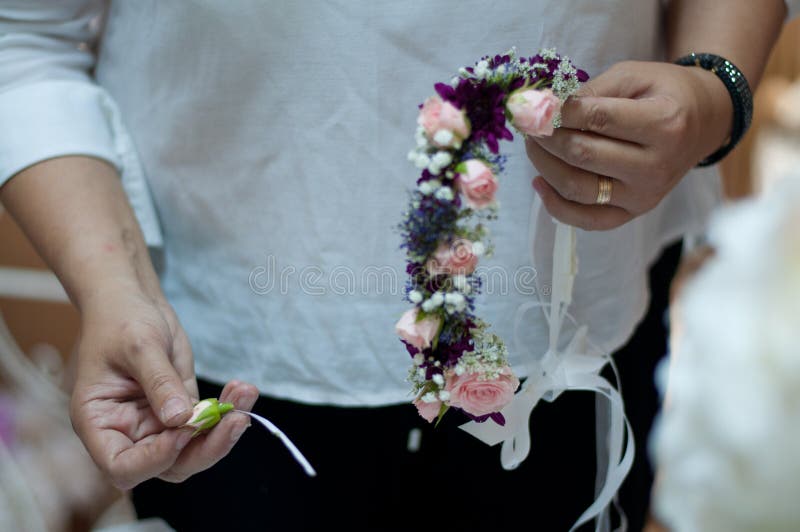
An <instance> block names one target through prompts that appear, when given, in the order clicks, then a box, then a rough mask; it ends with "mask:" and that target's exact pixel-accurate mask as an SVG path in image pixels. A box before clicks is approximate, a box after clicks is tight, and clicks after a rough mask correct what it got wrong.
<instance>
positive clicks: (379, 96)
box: [0, 0, 719, 405]
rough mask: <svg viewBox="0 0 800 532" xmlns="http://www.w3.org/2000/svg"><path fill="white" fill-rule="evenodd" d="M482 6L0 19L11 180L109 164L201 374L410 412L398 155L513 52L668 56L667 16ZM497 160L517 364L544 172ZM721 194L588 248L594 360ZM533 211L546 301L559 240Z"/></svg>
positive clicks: (3, 133)
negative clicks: (477, 76)
mask: <svg viewBox="0 0 800 532" xmlns="http://www.w3.org/2000/svg"><path fill="white" fill-rule="evenodd" d="M487 6H488V4H487V3H486V2H484V1H482V0H438V1H436V2H393V1H392V2H390V1H388V0H369V1H366V0H364V1H350V2H328V1H322V0H305V1H303V2H295V1H289V0H286V1H283V2H277V1H276V2H260V1H255V0H253V1H244V0H242V1H238V2H216V1H212V0H196V1H193V2H159V1H156V0H140V1H137V2H133V1H122V0H119V1H114V2H108V3H106V2H103V1H100V0H58V1H55V0H54V1H43V0H24V1H22V0H19V1H16V2H14V1H2V2H0V183H2V182H3V181H5V180H6V179H9V178H10V177H11V176H13V175H14V174H16V173H17V172H18V171H20V170H21V169H23V168H25V167H27V166H30V165H32V164H34V163H36V162H38V161H41V160H43V159H47V158H50V157H56V156H60V155H67V154H85V155H92V156H95V157H99V158H102V159H105V160H108V161H110V162H112V163H113V164H115V165H116V166H117V168H119V170H120V172H121V175H122V179H123V184H124V185H125V187H126V190H127V191H128V193H129V196H130V199H131V203H132V204H133V206H134V208H135V210H136V213H137V216H138V217H139V220H140V223H141V225H142V227H143V230H144V233H145V236H146V238H147V240H148V243H149V244H150V245H152V246H154V247H155V248H159V247H160V248H163V268H162V271H161V276H162V284H163V287H164V291H165V293H166V295H167V297H168V298H169V300H170V301H171V303H172V304H173V305H174V307H175V309H176V311H177V313H178V315H179V317H180V319H181V321H182V323H183V325H184V327H185V328H186V331H187V333H188V335H189V338H190V339H191V342H192V346H193V350H194V355H195V360H196V366H197V374H198V375H200V376H202V377H205V378H208V379H212V380H215V381H225V380H228V379H232V378H237V379H242V380H246V381H249V382H252V383H254V384H256V385H257V386H258V387H259V389H260V390H261V391H262V392H263V393H265V394H268V395H271V396H276V397H282V398H288V399H294V400H298V401H303V402H310V403H332V404H338V405H378V404H388V403H396V402H401V401H407V400H409V399H410V398H409V396H408V391H409V385H408V384H407V383H406V382H405V381H404V379H405V376H406V372H407V368H408V366H409V364H410V360H409V358H408V356H407V355H406V354H405V352H404V349H403V347H402V345H401V344H400V342H399V340H398V339H397V338H396V336H395V335H394V334H393V325H394V323H395V321H396V320H397V318H398V317H399V315H400V314H401V313H402V312H403V311H404V310H405V309H406V308H407V307H408V304H407V303H404V302H403V301H402V293H403V287H404V284H405V280H406V276H405V271H404V268H405V263H404V255H403V253H402V251H401V250H400V249H399V247H398V246H399V244H400V237H399V234H398V232H397V231H396V230H395V226H396V225H397V223H398V222H399V221H400V219H401V215H402V212H403V210H404V208H405V204H406V201H407V194H406V191H407V190H408V189H409V188H410V187H412V186H413V184H414V181H415V179H416V177H417V170H416V169H415V168H414V167H413V166H412V165H410V164H409V163H408V162H407V161H406V158H405V155H406V153H407V151H408V149H409V148H410V147H412V145H413V142H414V140H413V133H414V129H415V119H416V114H417V104H418V103H419V102H421V101H423V100H424V99H425V98H426V97H427V96H429V95H431V94H432V93H433V84H434V83H435V82H437V81H443V80H447V79H449V78H450V77H451V76H452V75H453V74H454V73H455V72H456V71H457V69H458V68H459V67H460V66H464V65H468V64H471V63H472V62H474V61H475V60H477V59H478V58H480V57H481V56H483V55H485V54H488V53H492V54H493V53H497V52H501V51H505V50H507V49H508V48H510V47H511V46H516V47H517V48H518V49H519V51H520V53H522V54H526V55H532V54H533V53H535V52H536V51H537V50H538V49H539V48H540V47H543V46H547V47H550V46H556V47H558V48H559V50H561V51H562V53H566V54H568V55H570V56H571V57H572V58H573V59H574V61H575V63H576V64H577V65H579V66H580V67H582V68H584V69H585V70H587V71H588V72H589V73H590V74H594V75H596V74H599V73H601V72H603V71H604V70H605V69H607V68H608V67H609V66H611V65H612V64H614V63H615V62H618V61H621V60H626V59H641V60H647V59H660V58H661V57H662V51H661V49H662V41H663V35H662V27H663V24H662V20H661V2H660V0H606V1H602V2H600V1H597V0H557V1H556V0H552V1H547V0H540V1H533V0H531V1H526V2H500V1H498V2H493V3H492V7H491V8H488V7H487ZM100 15H104V16H105V23H104V24H99V23H98V22H97V21H98V16H100ZM96 42H97V43H98V44H99V46H98V47H97V51H96V53H93V49H94V44H95V43H96ZM503 150H504V152H505V153H506V154H508V155H509V157H510V161H509V164H508V165H507V172H506V173H505V174H504V175H503V176H502V184H501V191H500V193H499V198H500V202H501V204H502V209H501V218H500V220H499V221H498V222H497V223H496V224H495V225H494V226H493V227H492V229H493V241H494V244H495V246H496V249H497V252H496V255H495V256H494V257H493V258H492V259H491V260H490V261H487V262H486V263H485V264H484V265H485V266H487V267H491V268H493V270H492V271H493V272H494V273H490V275H489V276H488V278H487V281H489V283H490V284H491V283H492V282H493V283H494V288H493V289H492V292H493V293H492V294H487V295H486V297H483V298H481V300H480V302H479V307H478V314H479V315H480V316H481V317H483V318H484V319H486V320H487V321H489V322H490V323H493V324H494V327H495V330H496V331H497V332H498V333H499V334H500V335H501V336H503V337H504V338H505V339H506V340H507V343H508V344H509V348H510V350H511V355H512V361H515V363H517V364H518V363H519V361H520V360H521V357H522V356H525V355H528V353H524V352H523V351H529V352H530V353H538V354H541V352H542V351H544V349H545V347H546V342H547V338H546V329H545V327H544V324H543V323H542V321H543V320H542V319H541V318H540V317H539V316H536V319H533V318H531V321H530V322H529V327H528V328H526V329H525V331H524V333H525V334H523V335H522V336H523V338H522V340H523V345H524V349H521V348H520V346H518V345H517V344H515V342H513V331H512V322H513V317H514V313H515V311H516V309H517V307H518V306H519V305H520V304H521V303H523V302H526V301H530V299H531V298H532V297H535V296H534V295H532V294H531V293H530V292H531V286H532V285H531V284H530V283H529V282H528V283H525V282H524V281H526V280H529V279H522V277H524V276H526V275H528V274H529V273H530V258H529V257H530V253H529V245H528V241H529V235H528V219H529V215H530V210H531V202H532V201H533V197H534V194H533V192H532V189H531V187H530V178H531V177H532V176H533V175H534V173H533V172H534V171H533V170H532V169H531V167H530V164H529V163H528V161H527V159H526V158H525V155H524V149H523V147H522V143H520V142H516V143H514V144H513V145H510V144H506V145H505V146H504V147H503ZM646 177H647V176H642V178H643V179H645V178H646ZM148 189H149V190H148ZM718 199H719V185H718V177H717V175H716V173H715V172H714V171H713V170H705V171H694V172H692V173H691V174H690V175H688V176H687V177H686V178H685V179H684V180H683V181H682V182H681V184H680V185H678V187H677V188H676V189H675V190H674V191H673V192H672V193H671V194H670V195H669V196H668V197H667V198H666V199H665V200H664V201H662V203H661V204H660V205H659V206H658V207H657V208H655V209H654V210H653V211H652V212H650V213H648V214H647V215H645V216H641V217H639V218H637V219H635V220H634V221H632V222H630V223H628V224H626V225H625V226H623V227H621V228H619V229H617V230H614V231H609V232H603V233H584V232H580V234H579V238H578V254H579V257H580V273H579V275H578V279H577V281H576V286H575V299H574V303H573V306H572V313H573V315H574V316H575V317H576V319H577V320H578V321H579V322H580V323H586V324H588V325H589V327H590V335H591V338H592V339H593V340H594V341H595V342H596V343H598V344H599V345H601V346H602V347H603V348H605V349H608V350H614V349H616V348H618V347H619V346H621V345H622V344H623V343H624V342H625V341H626V339H627V338H628V337H629V335H630V334H631V332H632V330H633V328H634V327H635V325H636V323H637V321H638V320H639V319H640V317H641V316H642V314H643V312H644V310H645V308H646V306H647V300H648V296H647V288H646V281H647V276H646V273H647V267H648V264H649V263H650V262H651V261H652V260H653V259H654V258H655V257H656V256H657V255H658V252H659V250H660V249H661V248H662V246H663V245H664V244H665V243H668V242H670V241H672V240H675V239H677V238H679V237H680V236H681V235H683V234H685V233H686V232H699V231H701V230H702V227H703V225H704V223H705V219H706V216H707V214H708V213H709V212H710V210H711V209H712V208H713V207H714V205H715V204H716V203H717V202H718ZM539 207H540V204H539V203H537V202H535V201H534V206H533V209H534V212H533V216H534V217H535V218H536V219H538V220H539V221H538V223H537V225H536V231H535V232H536V235H535V238H536V240H535V241H536V269H537V271H538V273H539V275H538V279H537V282H538V286H536V289H538V290H539V292H542V291H543V290H544V291H546V288H547V287H546V286H545V285H546V284H547V277H548V276H549V265H548V264H547V263H548V257H549V253H550V250H551V249H552V226H553V224H552V221H551V220H550V219H549V217H548V216H546V215H544V214H543V213H544V211H543V210H540V209H539ZM267 270H270V271H267ZM498 272H499V273H498ZM502 272H505V273H502ZM503 276H505V277H503ZM515 278H516V280H517V284H519V282H520V281H523V283H522V284H523V285H524V286H515V283H514V281H515ZM491 279H495V280H494V281H492V280H491ZM503 279H505V282H506V285H505V294H503V292H504V285H503ZM378 280H380V282H378ZM565 336H569V335H565Z"/></svg>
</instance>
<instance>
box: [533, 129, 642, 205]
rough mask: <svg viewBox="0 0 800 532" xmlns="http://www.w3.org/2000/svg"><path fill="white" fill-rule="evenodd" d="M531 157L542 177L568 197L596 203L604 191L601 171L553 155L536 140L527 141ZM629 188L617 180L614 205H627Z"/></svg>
mask: <svg viewBox="0 0 800 532" xmlns="http://www.w3.org/2000/svg"><path fill="white" fill-rule="evenodd" d="M525 148H526V149H527V151H528V157H529V158H530V160H531V162H532V163H533V164H534V166H535V167H536V169H537V170H539V173H541V174H542V177H543V178H544V179H545V180H546V181H547V182H548V183H549V184H550V186H551V187H553V188H554V189H555V190H556V192H558V195H559V196H561V197H562V198H564V199H565V200H567V201H572V202H575V203H583V204H585V205H594V204H595V203H596V202H597V196H598V194H599V192H600V178H599V176H598V175H597V174H593V173H590V172H587V171H586V170H581V169H580V168H575V167H574V166H570V165H568V164H566V163H565V162H564V161H562V160H561V159H559V158H557V157H555V156H553V155H551V154H550V153H549V152H548V151H547V150H545V149H544V148H542V147H541V146H539V144H537V143H536V142H535V141H533V140H528V141H527V142H526V143H525ZM628 196H629V189H628V187H627V185H625V184H624V183H622V182H621V181H618V180H614V184H613V189H612V194H611V201H610V203H609V204H610V205H616V206H626V205H627V203H626V200H628V199H629V198H628Z"/></svg>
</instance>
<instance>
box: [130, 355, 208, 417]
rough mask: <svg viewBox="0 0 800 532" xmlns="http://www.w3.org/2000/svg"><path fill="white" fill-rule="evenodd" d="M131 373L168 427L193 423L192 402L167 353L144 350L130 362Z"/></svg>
mask: <svg viewBox="0 0 800 532" xmlns="http://www.w3.org/2000/svg"><path fill="white" fill-rule="evenodd" d="M128 371H129V373H130V375H131V377H133V378H134V379H136V381H137V382H138V383H139V386H141V387H142V390H144V393H145V395H146V396H147V400H148V402H149V403H150V407H151V408H152V409H153V412H155V413H156V414H157V415H158V418H159V419H160V420H161V422H162V423H163V424H164V425H166V426H168V427H177V426H179V425H182V424H183V423H186V422H187V421H188V420H189V418H190V417H191V411H192V401H191V399H190V398H189V393H188V392H187V390H186V387H185V386H184V384H183V380H182V379H181V377H180V375H178V372H177V370H176V369H175V367H174V366H173V365H172V362H171V361H170V359H169V357H168V356H167V355H166V353H164V352H163V351H161V350H160V349H158V348H156V349H147V350H143V351H142V352H141V354H139V355H138V356H135V357H131V358H130V359H129V363H128Z"/></svg>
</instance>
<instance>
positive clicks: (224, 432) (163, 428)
mask: <svg viewBox="0 0 800 532" xmlns="http://www.w3.org/2000/svg"><path fill="white" fill-rule="evenodd" d="M82 314H83V320H82V322H83V325H82V333H81V341H80V346H79V354H78V370H77V381H76V384H75V391H74V392H73V396H72V405H71V414H72V420H73V425H74V427H75V430H76V431H77V433H78V435H79V436H80V438H81V440H83V442H84V444H85V445H86V447H87V448H88V450H89V453H90V454H91V456H92V458H93V459H94V460H95V462H96V463H97V465H98V466H99V467H100V468H101V469H102V470H103V471H104V472H106V473H107V474H108V476H109V477H110V478H111V480H112V482H113V483H114V484H115V485H116V486H117V487H119V488H121V489H128V488H131V487H133V486H135V485H136V484H138V483H140V482H142V481H144V480H147V479H149V478H152V477H159V478H162V479H164V480H168V481H174V482H180V481H182V480H184V479H186V478H188V477H189V476H191V475H192V474H194V473H197V472H199V471H202V470H204V469H207V468H209V467H211V466H212V465H214V464H215V463H216V462H217V461H218V460H220V459H221V458H222V457H224V456H225V455H226V454H227V453H228V452H229V451H230V450H231V449H232V448H233V445H234V444H235V443H236V441H237V440H238V439H239V437H240V436H241V434H242V433H243V432H244V430H245V429H246V428H247V427H248V426H249V424H250V421H249V418H248V417H247V416H245V415H243V414H238V413H230V414H228V415H226V416H225V417H224V419H223V420H222V421H221V422H220V423H219V425H217V426H216V427H214V429H212V430H211V431H210V432H209V433H208V434H207V435H202V436H199V437H197V438H195V439H194V440H192V431H193V429H188V428H180V426H181V425H182V424H183V423H185V422H186V421H187V420H188V419H189V417H190V415H191V410H192V405H193V404H194V403H195V402H196V401H197V400H198V397H197V383H196V381H195V376H194V368H193V363H192V352H191V348H190V346H189V342H188V339H187V338H186V334H185V333H184V331H183V328H182V327H181V326H180V323H179V322H178V320H177V317H176V316H175V313H174V312H173V311H172V309H171V308H170V307H169V305H168V304H167V303H166V302H164V301H151V300H150V299H149V298H148V297H146V296H144V295H142V294H126V293H115V294H104V296H103V298H102V304H97V305H95V304H93V303H90V304H88V305H85V306H84V308H83V309H82ZM257 398H258V391H257V390H256V388H255V387H253V386H251V385H248V384H242V383H238V382H231V383H229V384H228V385H227V386H226V387H225V389H224V390H223V393H222V397H221V400H223V401H226V402H232V403H234V404H235V405H236V408H238V409H243V410H249V409H250V408H252V406H253V404H254V403H255V401H256V399H257Z"/></svg>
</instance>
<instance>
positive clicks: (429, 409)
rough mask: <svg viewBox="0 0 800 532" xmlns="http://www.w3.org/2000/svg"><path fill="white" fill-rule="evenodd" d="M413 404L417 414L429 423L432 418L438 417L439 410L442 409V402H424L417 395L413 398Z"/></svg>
mask: <svg viewBox="0 0 800 532" xmlns="http://www.w3.org/2000/svg"><path fill="white" fill-rule="evenodd" d="M414 406H416V407H417V412H419V415H420V416H422V417H423V418H424V419H425V421H427V422H428V423H431V422H432V421H433V420H434V419H436V418H437V417H439V411H440V410H441V409H442V402H441V401H434V402H432V403H426V402H425V401H423V400H422V399H421V398H419V397H417V398H416V399H414Z"/></svg>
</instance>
